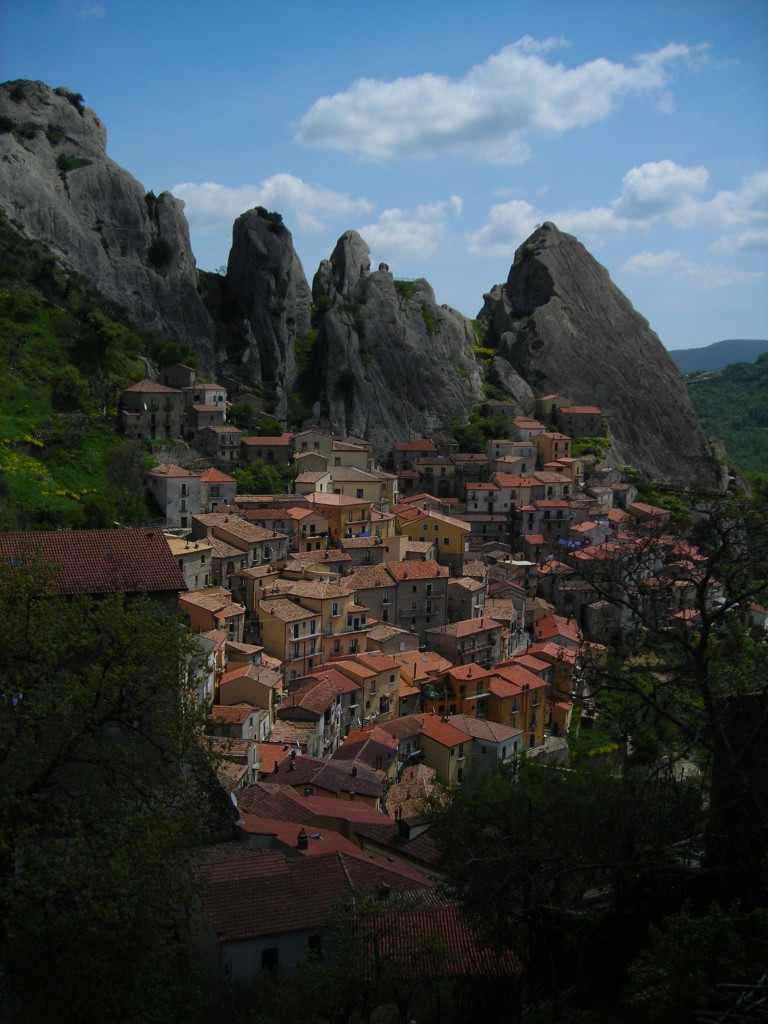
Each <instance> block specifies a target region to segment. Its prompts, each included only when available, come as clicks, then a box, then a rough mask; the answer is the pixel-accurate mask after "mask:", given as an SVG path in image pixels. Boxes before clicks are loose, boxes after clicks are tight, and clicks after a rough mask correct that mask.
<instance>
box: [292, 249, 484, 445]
mask: <svg viewBox="0 0 768 1024" xmlns="http://www.w3.org/2000/svg"><path fill="white" fill-rule="evenodd" d="M369 253H370V250H369V248H368V246H367V245H366V243H365V242H364V241H363V239H362V238H361V237H360V235H359V234H358V233H357V232H356V231H347V232H346V233H345V234H344V235H342V236H341V238H340V239H339V241H338V242H337V243H336V247H335V249H334V250H333V253H332V255H331V258H330V260H324V261H323V262H322V264H321V265H320V268H319V269H318V272H317V273H316V274H315V277H314V280H313V282H312V298H313V300H314V302H315V304H316V309H318V310H320V311H321V312H322V316H321V318H320V320H319V324H318V337H317V340H316V342H315V351H314V352H313V357H314V365H315V367H316V368H317V369H318V371H319V377H320V379H321V387H322V398H321V400H320V405H321V407H323V409H324V411H327V414H328V417H329V418H330V422H331V427H332V429H334V430H337V431H339V432H347V433H351V434H354V435H356V436H359V437H366V438H368V439H369V440H370V441H371V442H372V443H373V448H374V451H375V452H376V453H378V454H380V455H381V454H383V453H385V452H389V451H390V450H391V448H392V444H393V443H396V442H398V441H405V440H408V439H409V438H412V437H429V436H430V435H432V434H434V433H436V432H440V431H444V430H447V429H449V427H450V423H451V420H452V419H454V418H456V419H460V420H465V419H466V416H467V413H468V410H469V409H470V408H471V406H472V405H474V404H476V403H477V402H479V401H481V400H482V397H483V391H482V378H481V374H480V371H479V369H478V367H477V364H476V362H475V358H474V354H473V352H472V348H471V345H472V342H473V341H474V332H473V330H472V326H471V324H470V323H469V321H468V320H467V319H466V318H465V317H463V316H462V315H461V314H460V313H458V312H457V311H456V310H454V309H451V307H450V306H437V305H436V303H435V296H434V292H433V291H432V289H431V287H430V286H429V284H427V282H426V281H424V280H423V279H418V280H416V281H395V279H394V278H393V276H392V274H391V273H390V272H389V270H388V269H386V266H385V265H382V266H381V267H380V269H379V270H376V271H373V272H371V270H370V257H369Z"/></svg>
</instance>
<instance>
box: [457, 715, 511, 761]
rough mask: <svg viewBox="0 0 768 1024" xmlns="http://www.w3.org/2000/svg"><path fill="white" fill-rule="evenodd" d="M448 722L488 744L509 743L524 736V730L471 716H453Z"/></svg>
mask: <svg viewBox="0 0 768 1024" xmlns="http://www.w3.org/2000/svg"><path fill="white" fill-rule="evenodd" d="M448 721H449V723H450V724H451V725H455V726H456V728H457V729H460V730H461V732H465V733H467V735H468V736H471V737H472V738H473V739H477V740H486V741H487V742H488V743H508V742H509V741H510V740H514V739H515V737H517V736H522V734H523V730H522V729H513V728H512V726H511V725H502V724H501V723H499V722H489V721H488V720H487V719H485V718H470V717H469V715H451V716H450V717H449V719H448ZM510 753H511V751H510Z"/></svg>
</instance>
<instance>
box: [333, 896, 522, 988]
mask: <svg viewBox="0 0 768 1024" xmlns="http://www.w3.org/2000/svg"><path fill="white" fill-rule="evenodd" d="M353 926H355V927H356V928H357V929H358V930H359V932H360V935H359V938H358V939H357V940H356V941H357V942H358V943H361V944H362V945H363V947H367V946H369V947H370V953H369V959H370V963H371V970H373V969H374V968H373V966H372V965H373V963H374V958H375V959H376V960H378V959H383V960H386V961H387V962H388V963H389V964H390V967H392V966H396V969H397V971H398V973H402V976H403V977H405V978H425V977H426V978H446V977H448V978H466V977H474V978H489V977H499V976H505V977H506V976H510V975H516V974H519V973H520V963H519V961H518V959H517V957H516V956H515V954H514V953H513V952H512V950H510V949H508V948H506V947H502V948H501V949H494V948H492V947H490V946H486V945H483V943H482V941H481V939H480V936H479V935H478V933H477V931H476V930H475V929H474V928H473V927H472V926H471V924H470V923H469V921H468V920H467V919H466V918H465V917H464V916H463V914H462V911H461V908H460V907H458V906H454V905H448V906H446V905H442V906H440V905H438V906H424V905H414V904H413V902H407V903H406V902H403V901H402V900H401V899H397V898H392V897H390V901H387V902H384V903H382V905H381V906H380V907H377V908H376V912H375V913H374V914H373V916H372V917H371V916H370V915H361V916H359V917H357V918H353ZM374 950H375V953H374Z"/></svg>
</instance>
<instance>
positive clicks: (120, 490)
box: [107, 441, 151, 520]
mask: <svg viewBox="0 0 768 1024" xmlns="http://www.w3.org/2000/svg"><path fill="white" fill-rule="evenodd" d="M149 465H151V463H150V462H149V460H148V459H147V457H146V456H145V454H144V450H143V448H142V446H141V443H140V442H139V441H123V442H121V443H120V444H117V445H115V447H114V448H113V449H112V451H111V452H110V453H109V456H108V458H107V481H108V486H109V498H110V499H111V501H112V502H114V504H115V506H116V508H117V510H118V512H119V513H120V515H121V516H122V517H123V518H124V519H128V520H132V519H135V518H136V517H137V516H138V515H139V513H140V511H141V509H142V507H143V501H144V475H145V473H146V472H147V469H148V468H149Z"/></svg>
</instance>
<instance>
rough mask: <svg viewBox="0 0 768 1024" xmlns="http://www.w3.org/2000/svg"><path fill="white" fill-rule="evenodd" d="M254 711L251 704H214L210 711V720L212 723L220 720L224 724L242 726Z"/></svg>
mask: <svg viewBox="0 0 768 1024" xmlns="http://www.w3.org/2000/svg"><path fill="white" fill-rule="evenodd" d="M254 710H255V709H254V708H253V706H252V705H251V704H231V705H227V704H214V705H213V707H212V709H211V718H212V719H213V721H214V722H216V721H217V720H219V719H221V720H222V721H224V722H232V723H234V724H235V725H242V724H243V722H245V721H246V719H247V718H248V716H249V715H251V714H253V712H254Z"/></svg>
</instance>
